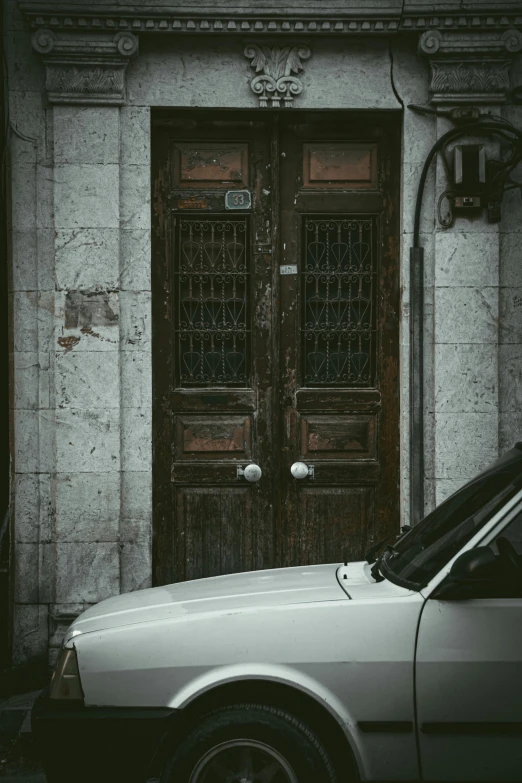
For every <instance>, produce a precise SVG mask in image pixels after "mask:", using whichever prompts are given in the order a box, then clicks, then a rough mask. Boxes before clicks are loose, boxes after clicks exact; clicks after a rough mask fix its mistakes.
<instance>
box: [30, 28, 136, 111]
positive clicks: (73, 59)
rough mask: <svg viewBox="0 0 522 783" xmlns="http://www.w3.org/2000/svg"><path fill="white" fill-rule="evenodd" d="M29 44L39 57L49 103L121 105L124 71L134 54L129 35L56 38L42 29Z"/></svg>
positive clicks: (53, 34) (123, 93)
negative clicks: (31, 43)
mask: <svg viewBox="0 0 522 783" xmlns="http://www.w3.org/2000/svg"><path fill="white" fill-rule="evenodd" d="M32 42H33V48H34V49H35V50H36V51H37V52H38V53H39V54H41V55H42V59H43V62H44V65H45V86H46V89H47V97H48V99H49V101H50V102H51V103H83V104H85V103H86V104H110V105H121V104H123V103H125V70H126V68H127V64H128V62H129V58H130V57H131V56H132V55H133V54H135V53H136V52H137V51H138V39H137V38H136V36H134V35H133V34H132V33H130V32H119V33H116V35H114V36H107V35H98V36H88V37H82V38H79V37H78V38H76V37H68V38H65V37H64V38H60V37H58V35H57V34H56V33H55V32H53V31H52V30H46V29H43V30H37V31H36V32H35V33H34V35H33V37H32Z"/></svg>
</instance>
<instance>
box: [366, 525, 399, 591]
mask: <svg viewBox="0 0 522 783" xmlns="http://www.w3.org/2000/svg"><path fill="white" fill-rule="evenodd" d="M399 537H400V536H398V538H399ZM398 554H399V553H398V552H397V550H396V549H395V547H394V546H390V544H388V546H387V547H386V549H385V550H384V552H382V553H381V555H380V557H379V559H378V560H377V561H376V562H375V563H374V564H373V566H372V569H371V571H370V573H371V575H372V576H373V578H374V579H375V581H376V582H382V581H383V580H384V579H385V578H386V577H385V576H383V573H382V569H381V564H382V561H383V560H384V556H385V555H398Z"/></svg>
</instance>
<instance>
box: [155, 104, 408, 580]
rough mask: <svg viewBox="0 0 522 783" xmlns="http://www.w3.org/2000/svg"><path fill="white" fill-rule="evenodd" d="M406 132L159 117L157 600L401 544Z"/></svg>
mask: <svg viewBox="0 0 522 783" xmlns="http://www.w3.org/2000/svg"><path fill="white" fill-rule="evenodd" d="M397 131H398V125H397V123H396V121H395V117H394V115H392V114H389V115H387V116H385V119H383V117H382V115H381V117H375V116H372V115H369V114H366V115H364V114H363V115H356V114H348V113H346V114H342V113H328V112H326V113H323V114H321V115H319V114H312V113H309V112H299V111H296V110H294V109H292V110H291V111H287V112H286V113H285V112H281V113H276V112H273V113H272V112H270V111H267V112H266V113H262V112H261V111H258V112H256V113H255V114H246V113H245V114H241V113H237V114H234V113H222V114H220V113H216V112H213V113H208V112H207V113H203V112H196V111H194V112H192V113H189V112H187V113H178V114H177V115H176V116H169V115H164V116H162V115H159V116H157V117H156V121H155V125H154V135H153V139H154V145H153V157H154V161H153V263H152V269H153V389H154V392H153V393H154V421H153V429H154V444H153V454H154V468H153V470H154V527H153V530H154V539H153V540H154V545H153V559H154V575H155V576H154V578H155V582H156V584H162V583H167V582H172V581H179V580H185V579H194V578H198V577H204V576H211V575H217V574H224V573H230V572H234V571H247V570H251V569H262V568H270V567H274V566H286V565H300V564H309V563H320V562H337V561H340V560H346V559H353V558H361V557H362V556H363V553H364V552H365V550H366V548H367V547H368V546H370V545H371V543H372V542H374V541H376V540H378V539H380V538H384V537H385V536H387V535H389V534H391V533H393V532H394V531H397V530H398V525H399V520H398V461H399V424H398V412H399V400H398V354H399V349H398V241H397V240H398V237H397V234H398V230H397V227H398V187H397V177H396V169H397V166H396V163H397V153H398V138H399V136H398V132H397ZM296 463H301V464H300V465H299V466H298V467H295V464H296ZM252 464H254V465H256V466H257V467H258V469H256V468H250V469H249V470H247V471H245V468H247V466H249V465H252ZM292 466H294V467H293V472H292ZM250 474H252V475H250ZM293 474H296V476H297V477H296V476H294V475H293ZM249 478H253V479H257V480H254V481H249V480H248V479H249Z"/></svg>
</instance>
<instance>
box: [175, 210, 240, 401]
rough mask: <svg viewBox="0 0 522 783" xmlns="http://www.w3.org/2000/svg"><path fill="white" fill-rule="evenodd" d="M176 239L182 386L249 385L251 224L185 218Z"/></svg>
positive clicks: (178, 380) (217, 219) (176, 323)
mask: <svg viewBox="0 0 522 783" xmlns="http://www.w3.org/2000/svg"><path fill="white" fill-rule="evenodd" d="M177 240H178V241H177V253H176V259H175V267H174V273H175V278H176V309H177V312H176V315H175V318H176V321H175V331H176V338H177V339H176V349H177V362H176V363H177V383H178V384H179V385H180V386H184V387H187V386H188V387H193V386H245V385H246V383H247V382H248V376H249V363H250V359H249V354H250V329H249V326H248V324H249V318H250V313H249V302H248V292H249V270H248V259H247V247H248V244H247V220H246V218H245V219H242V220H226V219H223V218H205V219H204V220H202V219H201V218H194V219H192V218H185V219H183V220H181V221H180V224H179V229H178V238H177Z"/></svg>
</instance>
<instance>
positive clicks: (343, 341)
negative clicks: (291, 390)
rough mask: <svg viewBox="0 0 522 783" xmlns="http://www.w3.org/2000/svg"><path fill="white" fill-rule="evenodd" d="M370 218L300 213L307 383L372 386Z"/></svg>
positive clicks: (371, 225)
mask: <svg viewBox="0 0 522 783" xmlns="http://www.w3.org/2000/svg"><path fill="white" fill-rule="evenodd" d="M373 229H374V222H373V220H371V219H359V218H348V217H345V218H338V217H335V218H334V217H332V218H326V219H325V218H324V217H322V218H308V217H307V218H305V227H304V234H305V236H304V271H303V275H302V278H303V284H302V290H303V296H302V302H303V319H302V335H303V366H304V382H305V385H307V386H335V385H341V384H342V385H343V386H345V385H347V386H357V387H365V386H371V385H373V382H374V374H375V357H374V354H375V284H374V279H375V275H376V271H377V270H376V269H375V262H374V258H373V256H374V250H373V234H374V231H373Z"/></svg>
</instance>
